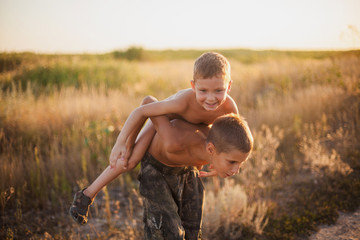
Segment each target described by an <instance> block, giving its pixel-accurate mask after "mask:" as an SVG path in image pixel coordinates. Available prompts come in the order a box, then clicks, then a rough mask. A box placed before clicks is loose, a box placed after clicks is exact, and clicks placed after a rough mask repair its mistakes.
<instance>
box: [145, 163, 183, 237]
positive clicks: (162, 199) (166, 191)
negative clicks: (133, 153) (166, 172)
mask: <svg viewBox="0 0 360 240" xmlns="http://www.w3.org/2000/svg"><path fill="white" fill-rule="evenodd" d="M146 157H148V156H145V157H144V158H146ZM169 177H170V178H174V179H169ZM176 177H177V176H163V174H162V173H161V172H159V171H158V170H157V169H156V168H155V167H154V166H152V165H151V164H149V163H147V162H146V161H145V162H144V161H143V162H142V165H141V173H140V175H139V181H140V194H141V195H142V196H143V197H144V217H143V220H144V224H145V227H144V235H145V239H147V240H150V239H151V240H159V239H165V240H166V239H172V240H184V239H185V230H184V228H183V226H182V221H181V218H180V216H179V214H178V210H179V208H178V203H177V201H176V200H175V198H177V197H174V196H173V192H172V191H171V189H170V187H169V185H168V182H174V183H175V182H177V181H176V179H175V178H176ZM165 178H166V179H165Z"/></svg>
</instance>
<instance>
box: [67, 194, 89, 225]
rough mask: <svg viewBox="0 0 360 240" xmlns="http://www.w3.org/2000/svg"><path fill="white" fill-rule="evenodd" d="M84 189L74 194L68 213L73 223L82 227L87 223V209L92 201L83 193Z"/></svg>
mask: <svg viewBox="0 0 360 240" xmlns="http://www.w3.org/2000/svg"><path fill="white" fill-rule="evenodd" d="M84 190H85V188H84V189H83V190H81V191H79V192H77V193H75V196H74V201H73V203H72V205H71V207H70V210H69V213H70V215H71V216H72V218H73V219H74V220H75V222H77V223H79V224H81V225H84V224H86V223H87V221H88V215H89V207H90V205H91V204H92V202H93V201H92V200H91V199H90V198H89V197H88V196H85V194H84V193H83V192H84Z"/></svg>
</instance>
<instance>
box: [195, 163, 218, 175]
mask: <svg viewBox="0 0 360 240" xmlns="http://www.w3.org/2000/svg"><path fill="white" fill-rule="evenodd" d="M209 170H210V172H205V171H200V172H199V177H214V176H217V172H216V170H214V167H213V166H212V165H210V167H209Z"/></svg>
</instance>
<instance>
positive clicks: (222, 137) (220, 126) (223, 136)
mask: <svg viewBox="0 0 360 240" xmlns="http://www.w3.org/2000/svg"><path fill="white" fill-rule="evenodd" d="M206 141H207V142H211V143H213V144H214V146H215V148H216V152H218V153H222V152H229V151H231V150H234V149H235V150H240V151H241V152H243V153H249V152H251V151H252V149H253V144H254V140H253V137H252V134H251V132H250V128H249V126H248V124H247V122H246V121H245V119H244V118H243V117H241V116H240V115H237V114H227V115H224V116H221V117H218V118H217V119H216V120H215V121H214V123H213V124H212V127H211V129H210V131H209V134H208V137H207V140H206Z"/></svg>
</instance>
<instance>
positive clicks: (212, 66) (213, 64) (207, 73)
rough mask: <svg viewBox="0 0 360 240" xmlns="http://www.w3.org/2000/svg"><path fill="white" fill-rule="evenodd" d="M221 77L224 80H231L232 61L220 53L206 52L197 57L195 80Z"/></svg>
mask: <svg viewBox="0 0 360 240" xmlns="http://www.w3.org/2000/svg"><path fill="white" fill-rule="evenodd" d="M215 76H216V77H221V78H222V79H223V80H224V81H226V82H229V81H230V80H231V75H230V63H229V61H228V60H227V59H226V58H225V57H224V56H223V55H221V54H220V53H216V52H206V53H204V54H202V55H201V56H200V57H198V59H196V61H195V64H194V73H193V80H194V81H196V80H197V79H207V78H212V77H215Z"/></svg>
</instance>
